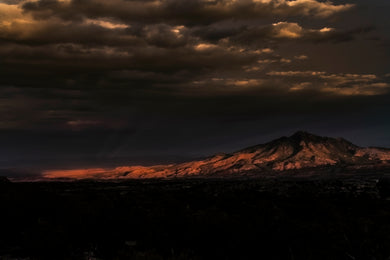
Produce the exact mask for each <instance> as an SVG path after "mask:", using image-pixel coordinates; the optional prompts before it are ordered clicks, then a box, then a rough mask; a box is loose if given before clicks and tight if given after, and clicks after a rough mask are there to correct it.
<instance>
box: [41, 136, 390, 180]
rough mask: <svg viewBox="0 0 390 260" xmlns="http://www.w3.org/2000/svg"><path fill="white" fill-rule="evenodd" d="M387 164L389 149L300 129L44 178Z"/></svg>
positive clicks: (208, 173)
mask: <svg viewBox="0 0 390 260" xmlns="http://www.w3.org/2000/svg"><path fill="white" fill-rule="evenodd" d="M389 163H390V149H386V148H373V147H370V148H364V147H359V146H357V145H354V144H352V143H351V142H349V141H347V140H345V139H343V138H331V137H322V136H318V135H314V134H310V133H307V132H303V131H299V132H296V133H295V134H293V135H292V136H289V137H281V138H279V139H276V140H273V141H271V142H268V143H265V144H260V145H256V146H252V147H249V148H245V149H242V150H239V151H237V152H234V153H231V154H218V155H215V156H212V157H209V158H206V159H204V160H199V161H191V162H186V163H180V164H170V165H156V166H124V167H117V168H115V169H110V170H106V169H81V170H80V169H77V170H65V171H61V170H57V171H47V172H44V173H43V176H44V177H45V178H75V179H83V178H101V179H112V178H114V179H116V178H118V179H124V178H166V177H190V176H216V175H219V176H242V175H247V174H249V173H250V174H251V175H256V174H257V175H259V174H265V173H281V172H283V171H288V170H301V169H316V168H321V167H342V166H343V167H344V166H349V167H356V168H361V167H367V166H372V165H387V164H389Z"/></svg>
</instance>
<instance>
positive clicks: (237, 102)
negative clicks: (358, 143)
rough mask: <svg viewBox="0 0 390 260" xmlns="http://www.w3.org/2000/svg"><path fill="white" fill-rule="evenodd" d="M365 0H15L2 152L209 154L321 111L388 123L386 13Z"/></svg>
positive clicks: (0, 61)
mask: <svg viewBox="0 0 390 260" xmlns="http://www.w3.org/2000/svg"><path fill="white" fill-rule="evenodd" d="M354 3H355V2H350V1H347V2H344V3H342V4H341V3H338V2H337V3H332V2H328V1H317V0H294V1H287V0H278V1H276V0H242V1H235V0H215V1H214V0H190V1H182V0H161V1H152V0H150V1H137V0H132V1H127V0H112V1H103V0H63V1H55V0H40V1H32V0H31V1H30V0H24V1H16V0H14V1H10V0H9V1H6V2H4V1H3V2H2V3H0V101H1V102H0V118H1V119H2V120H1V122H0V131H1V133H2V134H3V139H4V140H5V139H7V138H8V139H9V140H11V141H7V144H6V145H4V146H3V148H2V149H3V150H1V149H0V152H1V153H2V155H3V156H5V158H7V156H11V157H13V159H12V160H11V159H10V160H11V161H17V159H15V158H16V157H17V155H18V154H23V156H28V154H30V153H33V152H32V151H39V152H37V156H39V155H41V156H42V157H45V156H46V157H47V156H50V155H51V154H55V153H56V152H55V150H56V149H63V150H61V152H58V154H61V156H65V155H66V154H68V155H69V154H72V151H75V150H78V147H79V144H80V143H83V148H79V149H80V151H77V152H75V154H77V155H79V156H87V157H88V156H90V155H91V153H94V152H96V153H98V154H100V155H102V156H127V155H129V154H130V155H131V156H135V155H136V154H138V155H140V154H143V155H147V154H150V153H151V152H153V151H154V152H155V156H156V158H157V157H159V156H163V155H164V154H165V155H167V154H171V155H175V154H176V155H177V154H184V155H185V156H190V155H191V153H194V154H197V156H198V155H204V154H205V153H207V151H208V152H214V151H218V149H220V150H219V151H223V150H224V149H233V148H235V147H236V148H240V147H239V146H240V145H251V144H253V142H255V141H254V140H255V138H256V137H259V136H260V137H261V136H265V135H270V134H271V133H275V134H276V133H278V134H279V133H280V134H283V133H281V132H282V130H276V129H283V128H284V127H285V128H286V129H287V130H288V131H290V130H291V131H292V130H294V129H297V128H301V129H307V130H310V129H316V128H317V129H318V128H320V127H321V126H322V125H323V124H325V123H323V124H322V123H319V122H318V121H319V119H318V118H321V120H320V121H323V122H327V123H329V124H333V125H335V126H334V127H333V128H332V129H333V130H332V131H334V132H337V127H336V125H339V126H340V129H344V130H345V129H348V124H347V122H349V123H350V125H351V127H352V126H355V127H356V129H359V127H361V128H363V125H362V122H367V124H370V125H377V126H378V127H379V126H380V125H382V126H383V125H386V127H387V126H388V123H386V122H385V119H383V118H384V116H385V115H386V114H387V113H388V112H389V111H390V109H389V106H388V104H387V103H386V102H385V100H386V98H388V95H389V92H390V78H389V77H386V76H385V75H386V74H388V73H390V71H386V69H385V68H386V67H389V66H387V65H390V64H389V63H388V60H390V55H389V52H388V48H386V46H388V44H389V43H388V36H386V33H384V32H385V31H386V30H385V29H383V28H384V26H385V25H386V24H385V23H381V24H378V23H376V22H375V20H374V19H371V20H370V19H368V20H365V21H364V22H360V20H361V17H364V10H362V9H361V8H360V7H359V5H355V4H354ZM356 12H363V13H358V14H359V15H357V14H356ZM383 14H384V13H382V15H383ZM381 21H382V20H381ZM386 28H387V27H386ZM359 113H360V116H361V117H360V119H361V120H360V121H359V120H358V118H359ZM373 114H374V115H375V116H372V115H373ZM283 122H284V123H283ZM1 129H2V130H1ZM287 130H286V131H287ZM362 131H363V130H362ZM21 136H24V137H23V138H22V137H21ZM242 136H248V139H247V140H246V141H247V143H246V142H244V141H240V138H241V137H242ZM18 138H20V140H22V141H19V142H18V141H17V139H18ZM8 139H7V140H8ZM30 139H31V140H32V139H34V140H35V139H36V141H31V140H30ZM29 140H30V141H29ZM113 140H114V141H113ZM227 140H230V141H231V142H232V144H231V145H225V146H223V145H222V146H221V143H223V142H226V143H229V142H227ZM264 141H266V140H264ZM12 142H14V143H15V142H17V143H18V144H17V145H16V146H15V147H17V148H14V150H12V149H11V148H10V147H11V143H12ZM23 143H25V144H23ZM51 143H52V145H51ZM88 146H89V147H88ZM183 147H188V148H183ZM201 147H208V148H201ZM23 149H26V152H25V153H22V152H20V150H23ZM192 149H193V151H192ZM7 150H9V151H10V152H9V153H7ZM196 151H198V153H197V152H196ZM7 154H8V155H7ZM65 157H66V156H65ZM70 157H72V156H70ZM70 157H69V158H70ZM74 157H77V156H76V155H75V156H73V157H72V158H74ZM99 158H100V157H99Z"/></svg>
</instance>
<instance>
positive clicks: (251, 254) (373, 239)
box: [0, 174, 390, 260]
mask: <svg viewBox="0 0 390 260" xmlns="http://www.w3.org/2000/svg"><path fill="white" fill-rule="evenodd" d="M389 191H390V179H389V176H386V175H383V174H382V175H377V174H376V175H375V176H373V175H370V174H367V175H359V176H356V175H353V176H344V177H337V178H335V177H327V178H314V177H310V178H263V179H247V180H245V179H241V180H237V179H236V180H210V179H209V180H202V179H187V180H186V179H183V180H166V181H159V180H149V181H126V182H93V181H80V182H37V183H7V182H5V181H4V182H2V183H1V184H0V205H1V213H0V220H1V222H0V223H1V227H0V230H1V231H0V259H378V260H380V259H389V257H390V221H389V220H390V200H389V196H390V192H389Z"/></svg>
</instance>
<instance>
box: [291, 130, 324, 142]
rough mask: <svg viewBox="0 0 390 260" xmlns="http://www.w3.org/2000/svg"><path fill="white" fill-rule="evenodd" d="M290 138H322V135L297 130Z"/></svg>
mask: <svg viewBox="0 0 390 260" xmlns="http://www.w3.org/2000/svg"><path fill="white" fill-rule="evenodd" d="M290 138H292V139H296V140H297V139H298V140H308V139H309V140H310V139H322V138H323V137H322V136H319V135H315V134H312V133H309V132H306V131H297V132H295V133H294V134H293V135H291V136H290Z"/></svg>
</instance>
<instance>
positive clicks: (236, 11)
mask: <svg viewBox="0 0 390 260" xmlns="http://www.w3.org/2000/svg"><path fill="white" fill-rule="evenodd" d="M352 7H353V5H352V4H344V5H334V4H332V3H330V2H318V1H315V0H305V1H302V0H296V1H286V0H282V1H268V0H264V1H255V0H253V1H251V0H245V1H235V0H215V1H214V0H212V1H208V0H189V1H180V0H160V1H159V0H157V1H125V0H113V1H110V2H107V1H103V0H83V1H81V0H72V1H55V0H40V1H34V2H31V1H27V2H26V3H24V4H23V9H24V10H25V11H26V12H30V13H32V14H33V15H34V17H36V18H39V19H47V18H49V17H52V16H56V17H60V18H61V19H64V20H81V19H83V18H85V17H88V18H98V17H114V18H116V19H119V20H121V21H125V22H133V21H136V22H144V23H159V22H161V21H163V22H165V23H175V24H177V23H182V24H189V25H193V24H199V23H212V22H215V21H219V20H224V19H251V18H259V17H261V16H263V17H264V16H273V15H277V16H280V17H291V16H314V17H319V18H325V17H329V16H331V15H334V14H336V13H339V12H342V11H346V10H348V9H351V8H352Z"/></svg>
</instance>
